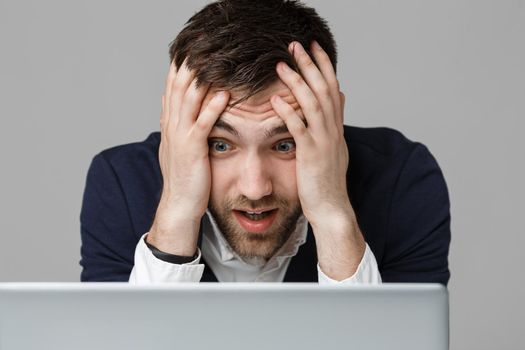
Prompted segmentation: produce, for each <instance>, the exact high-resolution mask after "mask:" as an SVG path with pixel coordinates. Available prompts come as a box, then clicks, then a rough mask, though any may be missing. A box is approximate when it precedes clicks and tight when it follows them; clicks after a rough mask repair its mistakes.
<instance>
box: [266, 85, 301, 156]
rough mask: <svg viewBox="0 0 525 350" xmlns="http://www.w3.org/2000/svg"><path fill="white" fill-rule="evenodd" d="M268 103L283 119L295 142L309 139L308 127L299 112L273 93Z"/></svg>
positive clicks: (299, 142) (298, 142) (299, 143)
mask: <svg viewBox="0 0 525 350" xmlns="http://www.w3.org/2000/svg"><path fill="white" fill-rule="evenodd" d="M270 103H271V105H272V108H273V110H274V111H275V112H276V113H277V115H278V116H279V117H280V118H281V119H282V120H283V121H284V123H285V124H286V127H287V128H288V131H289V132H290V134H292V136H293V138H294V140H295V143H296V144H297V145H298V146H300V145H304V144H305V143H306V142H308V141H310V138H311V136H310V133H309V131H308V128H307V126H306V124H305V122H304V121H303V119H301V117H300V116H299V114H298V113H297V112H296V111H295V109H293V107H292V106H290V105H289V104H288V103H287V102H286V101H284V100H283V99H282V98H281V97H280V96H278V95H274V96H272V97H271V98H270Z"/></svg>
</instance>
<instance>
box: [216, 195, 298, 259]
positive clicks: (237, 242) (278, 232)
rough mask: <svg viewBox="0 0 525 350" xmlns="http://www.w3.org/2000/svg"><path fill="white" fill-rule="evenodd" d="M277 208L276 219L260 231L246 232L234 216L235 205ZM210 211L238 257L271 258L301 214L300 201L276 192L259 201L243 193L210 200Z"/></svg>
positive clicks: (236, 206) (286, 238)
mask: <svg viewBox="0 0 525 350" xmlns="http://www.w3.org/2000/svg"><path fill="white" fill-rule="evenodd" d="M267 207H271V208H276V209H278V210H277V213H276V215H277V216H276V218H275V220H274V221H273V223H272V225H271V226H270V227H269V228H268V229H267V230H266V231H265V232H261V233H255V232H249V231H246V230H245V229H244V228H243V227H242V226H241V225H240V224H239V222H238V221H237V219H236V218H235V216H234V215H233V209H235V208H267ZM209 211H210V213H211V214H212V216H213V218H214V219H215V221H216V223H217V226H218V227H219V229H220V230H221V232H222V235H223V236H224V238H225V239H226V241H227V242H228V244H229V245H230V247H231V248H232V249H233V250H234V251H235V252H236V253H237V254H238V255H239V256H240V257H241V258H248V259H250V258H264V259H266V260H268V259H270V258H271V257H272V256H273V255H274V254H275V253H276V252H277V251H278V250H279V248H281V247H282V246H283V245H284V243H286V241H287V240H288V238H290V236H291V234H292V233H293V232H294V231H295V227H296V225H297V220H298V219H299V217H300V216H301V214H302V208H301V204H300V202H299V200H297V201H293V202H291V201H289V200H287V199H286V198H283V197H280V196H277V195H275V194H272V195H269V196H266V197H263V198H261V199H259V200H255V201H253V200H250V199H248V198H246V197H245V196H240V197H238V198H236V199H229V198H227V199H225V200H224V201H223V203H216V201H214V200H213V198H212V199H210V204H209Z"/></svg>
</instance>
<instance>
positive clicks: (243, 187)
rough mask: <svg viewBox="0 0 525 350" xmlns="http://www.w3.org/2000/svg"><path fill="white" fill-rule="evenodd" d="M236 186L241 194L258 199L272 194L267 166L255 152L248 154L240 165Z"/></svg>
mask: <svg viewBox="0 0 525 350" xmlns="http://www.w3.org/2000/svg"><path fill="white" fill-rule="evenodd" d="M238 181H239V182H238V187H239V191H240V193H241V194H243V195H244V196H246V198H248V199H251V200H258V199H261V198H263V197H265V196H268V195H270V194H272V190H273V189H272V181H271V177H270V174H269V169H268V167H266V166H265V162H264V160H263V159H262V158H261V157H260V156H258V155H257V154H251V155H248V156H247V157H246V158H245V159H244V161H243V164H242V166H241V171H240V173H239V180H238Z"/></svg>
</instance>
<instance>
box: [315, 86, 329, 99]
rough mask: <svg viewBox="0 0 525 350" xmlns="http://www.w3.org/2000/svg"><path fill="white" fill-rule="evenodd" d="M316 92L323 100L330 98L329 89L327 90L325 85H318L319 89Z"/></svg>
mask: <svg viewBox="0 0 525 350" xmlns="http://www.w3.org/2000/svg"><path fill="white" fill-rule="evenodd" d="M317 92H318V94H319V95H320V96H321V97H323V98H327V97H330V89H329V88H328V85H326V84H320V85H319V87H318V88H317Z"/></svg>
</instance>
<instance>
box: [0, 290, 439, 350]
mask: <svg viewBox="0 0 525 350" xmlns="http://www.w3.org/2000/svg"><path fill="white" fill-rule="evenodd" d="M448 320H449V316H448V293H447V290H446V288H445V287H443V286H441V285H439V284H384V285H379V286H363V285H358V286H344V287H343V286H335V287H333V286H319V285H317V284H309V283H304V284H303V283H299V284H296V283H286V284H282V283H267V284H260V283H257V284H253V283H249V284H247V283H199V284H177V285H165V284H164V285H152V286H131V285H128V284H125V283H84V284H80V283H0V349H1V350H14V349H24V350H31V349H53V350H62V349H68V350H73V349H74V350H84V349H90V350H94V349H96V350H101V349H115V350H117V349H126V350H130V349H162V350H168V349H184V350H198V349H207V350H210V349H221V350H222V349H250V350H259V349H265V350H268V349H272V350H273V349H287V350H290V349H300V350H307V349H316V350H319V349H323V350H324V349H360V350H367V349H374V350H378V349H388V350H394V349H402V350H416V349H417V350H421V349H427V350H434V349H435V350H438V349H439V350H443V349H448V343H449V338H448V329H449V328H448V327H449V326H448Z"/></svg>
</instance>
